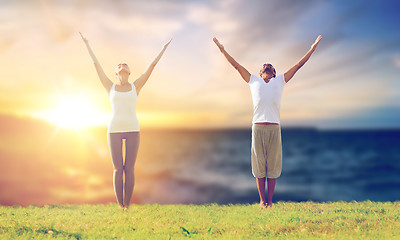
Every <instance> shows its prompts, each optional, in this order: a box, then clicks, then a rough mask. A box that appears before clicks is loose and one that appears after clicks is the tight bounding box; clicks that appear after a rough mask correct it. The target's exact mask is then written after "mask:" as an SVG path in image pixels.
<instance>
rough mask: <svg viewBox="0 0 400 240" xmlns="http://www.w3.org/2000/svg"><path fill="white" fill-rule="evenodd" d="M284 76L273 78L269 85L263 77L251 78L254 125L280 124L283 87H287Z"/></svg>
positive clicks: (253, 76)
mask: <svg viewBox="0 0 400 240" xmlns="http://www.w3.org/2000/svg"><path fill="white" fill-rule="evenodd" d="M285 83H286V82H285V76H284V74H282V75H279V76H277V77H275V78H271V79H270V81H269V82H268V83H266V82H265V81H264V79H262V78H261V77H257V76H255V75H253V74H252V75H251V76H250V81H249V85H250V91H251V96H252V98H253V106H254V110H253V124H254V123H262V122H270V123H280V108H281V98H282V91H283V87H284V86H285Z"/></svg>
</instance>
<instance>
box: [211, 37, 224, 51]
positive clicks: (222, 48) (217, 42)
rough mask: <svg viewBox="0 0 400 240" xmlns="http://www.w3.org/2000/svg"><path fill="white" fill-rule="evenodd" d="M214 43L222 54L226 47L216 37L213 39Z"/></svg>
mask: <svg viewBox="0 0 400 240" xmlns="http://www.w3.org/2000/svg"><path fill="white" fill-rule="evenodd" d="M213 41H214V42H215V44H217V47H218V48H219V50H220V51H221V52H222V51H223V50H224V46H223V45H222V44H221V43H220V42H219V41H218V39H217V38H216V37H214V38H213Z"/></svg>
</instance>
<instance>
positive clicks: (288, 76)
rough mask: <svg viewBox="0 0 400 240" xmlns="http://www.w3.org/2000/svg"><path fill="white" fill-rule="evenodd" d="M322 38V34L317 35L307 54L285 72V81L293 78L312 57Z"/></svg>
mask: <svg viewBox="0 0 400 240" xmlns="http://www.w3.org/2000/svg"><path fill="white" fill-rule="evenodd" d="M321 38H322V37H321V35H319V36H318V37H317V39H316V40H315V42H314V44H313V45H312V46H311V48H310V50H308V52H307V53H306V55H304V57H302V58H301V59H300V61H299V62H298V63H296V64H295V65H294V66H293V67H291V68H290V69H289V70H288V71H287V72H286V73H285V81H286V82H289V80H290V79H292V77H293V76H294V74H295V73H296V72H297V71H298V70H299V69H300V68H301V67H302V66H303V65H304V64H305V63H306V62H307V61H308V59H310V57H311V54H313V52H314V51H315V49H316V48H317V45H318V43H319V41H320V40H321Z"/></svg>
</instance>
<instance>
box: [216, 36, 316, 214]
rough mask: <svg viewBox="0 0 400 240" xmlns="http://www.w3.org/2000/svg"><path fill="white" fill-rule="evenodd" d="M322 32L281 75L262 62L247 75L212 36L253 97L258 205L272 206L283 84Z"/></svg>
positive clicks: (279, 154)
mask: <svg viewBox="0 0 400 240" xmlns="http://www.w3.org/2000/svg"><path fill="white" fill-rule="evenodd" d="M321 38H322V37H321V35H320V36H318V37H317V39H316V40H315V42H314V43H313V44H312V45H311V48H310V50H308V52H307V53H306V54H305V55H304V56H303V57H302V58H301V59H300V61H299V62H297V63H296V64H295V65H294V66H293V67H291V68H290V69H289V70H287V71H286V72H285V73H284V74H281V75H278V76H276V71H275V68H274V67H273V66H272V65H271V64H264V65H263V66H262V68H261V70H260V73H259V76H256V75H253V74H250V73H249V71H247V70H246V68H244V67H243V66H242V65H240V64H239V63H238V62H236V60H235V59H233V57H231V56H230V55H229V54H228V53H227V52H226V50H225V48H224V46H223V45H222V44H221V43H220V42H219V41H218V40H217V39H216V38H213V40H214V42H215V44H216V45H217V47H218V48H219V50H220V51H221V52H222V54H223V55H224V56H225V58H226V59H227V60H228V62H229V63H230V64H231V65H232V66H233V67H234V68H235V69H236V70H237V71H238V72H239V74H240V76H241V77H242V78H243V80H244V81H245V82H246V83H248V84H249V86H250V91H251V95H252V98H253V105H254V110H253V126H252V141H251V166H252V172H253V175H254V177H255V178H256V182H257V188H258V194H259V195H260V207H261V208H267V207H272V195H273V194H274V190H275V184H276V179H277V178H278V177H279V176H280V175H281V172H282V143H281V128H280V105H281V97H282V91H283V87H284V86H285V84H286V83H287V82H289V81H290V79H292V78H293V76H294V74H295V73H296V72H297V71H298V70H299V69H300V68H301V67H302V66H303V65H304V64H305V63H306V62H307V61H308V59H310V57H311V55H312V54H313V52H314V51H315V49H316V48H317V45H318V43H319V41H320V40H321ZM266 178H267V184H268V200H266V199H265V179H266Z"/></svg>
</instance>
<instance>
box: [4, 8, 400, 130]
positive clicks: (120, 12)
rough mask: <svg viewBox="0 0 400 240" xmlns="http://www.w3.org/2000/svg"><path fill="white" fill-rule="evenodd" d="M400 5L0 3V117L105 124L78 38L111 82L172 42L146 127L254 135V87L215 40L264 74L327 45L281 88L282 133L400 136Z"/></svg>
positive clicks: (148, 104) (151, 90)
mask: <svg viewBox="0 0 400 240" xmlns="http://www.w3.org/2000/svg"><path fill="white" fill-rule="evenodd" d="M399 10H400V4H399V3H397V1H322V0H306V1H294V0H280V1H264V0H252V1H242V0H226V1H211V0H206V1H181V0H173V1H162V0H147V1H124V0H119V1H106V0H100V1H94V0H79V1H78V0H75V1H74V0H71V1H46V0H41V1H39V0H38V1H27V0H25V1H24V0H20V1H11V0H8V1H7V0H0V66H1V67H0V113H1V114H4V115H12V116H20V117H29V118H30V117H33V118H39V119H44V120H46V121H49V122H52V123H54V124H56V125H58V126H61V127H62V126H64V127H87V126H106V125H107V122H108V119H109V116H110V114H111V106H110V104H109V100H108V96H107V93H106V91H105V90H104V88H103V87H102V85H101V83H100V81H99V79H98V77H97V74H96V71H95V69H94V66H93V63H92V60H91V59H90V56H89V54H88V52H87V50H86V48H85V45H84V44H83V42H82V40H81V38H80V36H79V33H78V32H79V31H80V32H82V33H83V34H84V36H85V37H86V38H87V39H88V40H89V44H90V45H91V47H92V49H93V51H94V53H95V54H96V56H97V58H98V59H99V61H100V63H101V65H102V67H103V69H104V71H105V73H106V74H107V76H108V77H109V78H110V79H112V80H113V81H114V82H116V78H115V73H114V69H115V66H116V65H117V64H118V63H121V62H126V63H128V65H129V66H130V68H131V71H132V74H131V77H130V81H134V80H135V79H136V78H137V77H139V76H140V75H141V74H142V73H143V72H144V71H145V70H146V68H147V67H148V65H149V64H150V63H151V62H152V60H153V59H154V58H155V57H156V56H157V54H158V53H159V52H160V51H161V49H162V46H163V45H164V44H165V43H166V42H167V41H168V40H169V39H170V38H173V40H172V43H171V44H170V46H169V47H168V49H167V50H166V52H165V54H164V56H163V57H162V59H161V60H160V62H159V63H158V65H157V66H156V68H155V70H154V71H153V73H152V75H151V77H150V79H149V81H148V82H147V83H146V85H145V86H144V88H143V89H142V91H141V92H140V95H139V98H138V104H137V112H138V118H139V122H140V125H141V126H142V127H144V128H146V127H149V128H152V127H155V128H181V127H183V128H219V127H250V126H251V118H252V108H253V107H252V100H251V94H250V89H249V86H248V85H247V84H246V83H245V82H244V81H243V80H242V79H241V77H240V75H239V74H238V73H237V72H236V70H235V69H234V68H233V67H232V66H230V64H229V63H228V62H227V61H226V59H225V58H224V57H223V55H222V54H221V53H220V52H219V51H218V49H217V47H216V46H215V44H214V43H213V42H212V38H213V37H214V36H215V37H217V38H218V39H219V40H220V42H221V43H222V44H223V45H224V46H225V49H226V50H227V52H228V53H230V54H231V55H232V56H233V57H234V58H235V59H236V60H237V61H238V62H239V63H240V64H242V65H243V66H244V67H245V68H247V69H248V70H249V72H250V73H253V74H257V73H258V71H259V69H260V67H261V66H262V64H263V63H267V62H268V63H272V64H273V65H274V66H275V68H276V69H277V73H278V74H283V73H284V72H285V71H286V70H288V69H289V68H290V67H291V66H293V65H294V64H295V63H296V62H297V61H298V60H300V58H301V57H302V56H303V55H304V54H305V53H306V52H307V51H308V50H309V48H310V46H311V44H312V43H313V42H314V40H315V39H316V38H317V36H318V35H322V40H321V42H320V44H319V46H318V48H317V49H316V51H315V52H314V54H313V55H312V57H311V58H310V60H309V61H308V62H307V63H306V65H304V66H303V68H302V69H301V70H299V72H298V73H297V74H296V75H295V77H294V78H293V79H292V80H291V81H290V82H289V83H288V84H287V85H286V86H285V89H284V92H283V97H282V104H281V121H282V125H283V126H311V127H319V128H398V127H400V111H399V110H400V101H399V100H400V81H399V80H400V79H399V73H400V31H398V27H397V26H396V23H399V22H400V15H398V11H399Z"/></svg>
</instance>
